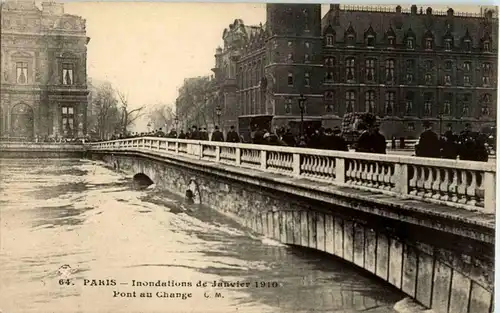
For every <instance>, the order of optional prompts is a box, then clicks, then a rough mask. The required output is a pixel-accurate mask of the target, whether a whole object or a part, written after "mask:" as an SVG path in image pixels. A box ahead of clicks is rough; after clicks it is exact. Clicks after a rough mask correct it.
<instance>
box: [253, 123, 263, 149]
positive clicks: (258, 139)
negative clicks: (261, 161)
mask: <svg viewBox="0 0 500 313" xmlns="http://www.w3.org/2000/svg"><path fill="white" fill-rule="evenodd" d="M255 127H256V128H255V132H254V133H253V136H252V143H253V144H256V145H261V144H264V134H265V132H263V131H262V130H260V128H259V127H258V126H257V125H255Z"/></svg>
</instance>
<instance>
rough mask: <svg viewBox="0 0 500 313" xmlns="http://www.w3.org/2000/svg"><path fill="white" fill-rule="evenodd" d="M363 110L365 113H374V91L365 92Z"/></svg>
mask: <svg viewBox="0 0 500 313" xmlns="http://www.w3.org/2000/svg"><path fill="white" fill-rule="evenodd" d="M365 110H366V112H370V113H375V111H376V106H375V91H372V90H370V91H367V92H365Z"/></svg>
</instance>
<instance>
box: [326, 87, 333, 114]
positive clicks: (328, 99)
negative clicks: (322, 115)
mask: <svg viewBox="0 0 500 313" xmlns="http://www.w3.org/2000/svg"><path fill="white" fill-rule="evenodd" d="M333 101H334V96H333V92H332V91H327V92H326V93H325V112H327V113H332V112H333V111H334V105H333Z"/></svg>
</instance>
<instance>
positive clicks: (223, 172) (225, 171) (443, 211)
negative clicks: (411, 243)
mask: <svg viewBox="0 0 500 313" xmlns="http://www.w3.org/2000/svg"><path fill="white" fill-rule="evenodd" d="M137 150H141V151H140V152H138V151H137ZM110 152H112V153H114V154H120V153H125V154H133V155H142V156H145V157H148V158H152V159H157V160H170V161H172V162H176V163H178V162H179V161H180V163H181V164H182V163H184V164H186V163H187V164H189V165H190V167H194V168H199V169H200V170H203V171H208V172H211V173H214V174H217V175H220V176H226V177H228V178H235V177H238V179H240V180H245V179H246V180H248V182H249V183H252V184H257V185H261V186H262V187H264V188H273V189H276V190H280V191H284V192H287V191H292V190H291V189H293V193H294V194H297V195H299V196H306V197H309V198H312V199H314V200H319V201H324V202H329V203H333V204H337V205H345V202H346V201H345V199H349V201H348V202H353V203H352V204H351V205H350V207H351V208H353V209H356V210H360V211H364V212H366V213H370V214H377V215H381V216H385V217H388V218H393V219H398V220H402V219H403V220H406V221H407V222H409V223H412V224H418V225H421V226H426V227H429V226H430V227H432V228H436V229H440V230H446V229H447V230H448V231H450V232H451V233H456V234H458V235H461V236H469V237H470V238H474V239H477V240H480V241H486V242H492V243H493V242H494V230H495V215H494V214H490V213H485V212H480V211H470V210H466V209H461V208H456V207H450V206H446V205H439V204H435V203H429V202H425V201H419V200H416V199H403V198H399V197H394V196H393V195H388V194H384V193H379V192H375V191H374V192H370V191H367V190H360V189H356V188H352V187H347V186H337V185H334V184H332V183H329V182H319V181H317V180H310V179H307V178H291V177H290V176H286V175H282V174H279V173H273V172H267V171H266V172H264V171H258V170H255V168H245V167H236V166H232V165H230V164H225V163H214V162H210V161H206V160H203V159H193V158H190V157H184V156H181V155H172V154H171V153H168V152H160V151H154V153H151V152H152V151H151V150H147V149H137V148H135V149H134V150H122V151H110ZM332 196H333V197H332ZM339 199H344V200H339ZM370 203H372V204H376V205H367V204H370ZM381 208H384V209H381ZM423 217H424V218H423ZM423 221H424V222H423ZM450 222H451V223H450ZM423 223H425V224H423ZM430 223H432V224H434V225H430ZM453 223H456V224H459V225H461V227H459V228H456V227H455V226H456V225H450V224H453ZM464 225H465V226H466V227H465V228H464ZM457 229H460V233H457ZM464 230H465V231H466V233H464ZM478 230H481V231H479V232H478Z"/></svg>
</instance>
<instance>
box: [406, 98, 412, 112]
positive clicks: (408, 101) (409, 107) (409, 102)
mask: <svg viewBox="0 0 500 313" xmlns="http://www.w3.org/2000/svg"><path fill="white" fill-rule="evenodd" d="M412 112H413V94H412V93H408V95H407V97H406V114H411V113H412Z"/></svg>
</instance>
